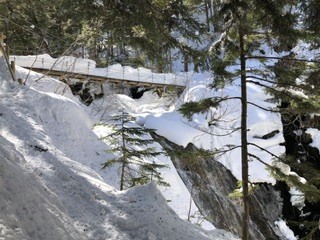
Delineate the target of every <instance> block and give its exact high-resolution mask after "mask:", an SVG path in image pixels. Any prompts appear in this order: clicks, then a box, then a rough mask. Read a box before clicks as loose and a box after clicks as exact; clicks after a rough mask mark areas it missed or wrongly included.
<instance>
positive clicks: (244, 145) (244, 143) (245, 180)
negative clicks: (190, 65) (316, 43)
mask: <svg viewBox="0 0 320 240" xmlns="http://www.w3.org/2000/svg"><path fill="white" fill-rule="evenodd" d="M239 21H240V24H239V43H240V65H241V164H242V191H243V193H242V194H243V196H242V198H243V219H242V231H243V232H242V240H249V204H248V203H249V186H248V185H249V177H248V176H249V166H248V139H247V111H248V110H247V83H246V59H245V49H244V28H243V25H242V20H241V17H240V19H239Z"/></svg>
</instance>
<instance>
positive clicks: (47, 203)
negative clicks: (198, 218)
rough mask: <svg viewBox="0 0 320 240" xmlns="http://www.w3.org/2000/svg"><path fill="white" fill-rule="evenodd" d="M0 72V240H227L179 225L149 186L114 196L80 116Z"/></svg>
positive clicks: (87, 122) (98, 144)
mask: <svg viewBox="0 0 320 240" xmlns="http://www.w3.org/2000/svg"><path fill="white" fill-rule="evenodd" d="M4 66H5V64H4V62H3V59H1V58H0V79H1V84H0V94H1V96H0V100H1V104H0V143H1V145H0V156H1V159H2V161H1V163H0V165H1V166H0V209H1V212H0V219H1V220H0V239H14V240H34V239H35V240H37V239H39V240H40V239H41V240H46V239H48V240H49V239H50V240H51V239H57V240H58V239H70V240H72V239H77V240H81V239H92V240H100V239H101V240H102V239H121V240H140V239H146V240H153V239H166V240H171V239H172V240H175V239H185V240H189V239H190V240H191V239H192V240H193V239H199V240H205V239H217V240H220V239H221V240H222V239H223V240H226V239H235V238H234V237H232V236H231V235H230V234H228V233H226V232H224V231H218V230H214V231H210V232H208V231H205V230H203V229H201V228H198V227H196V226H194V225H192V224H191V223H188V222H186V221H184V220H182V219H180V218H179V217H178V215H177V214H176V213H175V212H174V211H173V210H171V209H170V208H169V207H168V205H167V202H166V200H165V199H164V198H163V197H162V196H161V193H160V192H159V190H157V187H156V186H155V185H154V184H149V185H146V186H141V187H136V188H134V189H131V190H129V191H126V192H121V193H120V192H118V191H116V190H115V189H114V188H113V187H111V186H109V185H108V184H106V183H105V182H104V179H105V177H104V174H105V173H103V172H102V171H101V163H102V162H103V161H105V159H106V154H105V153H104V150H106V149H107V147H108V146H107V145H106V144H105V143H103V142H102V141H100V140H99V139H98V137H97V135H95V134H94V133H93V132H92V129H91V127H92V121H91V119H90V118H89V116H88V115H87V114H86V112H85V111H84V110H83V109H82V108H81V107H80V106H79V105H78V104H77V103H76V102H74V101H72V100H71V99H69V98H67V97H65V96H62V95H61V94H56V93H52V92H50V90H49V89H43V87H44V85H41V86H40V88H42V89H41V91H40V90H38V89H37V86H39V85H38V83H36V82H32V81H35V80H36V79H38V76H36V75H34V73H32V72H31V73H30V79H29V80H28V82H27V83H26V85H25V86H24V85H18V83H13V82H12V80H11V79H10V76H9V74H8V72H7V71H6V69H5V67H4ZM17 74H24V73H23V72H21V71H20V70H19V69H17ZM43 81H44V82H45V81H51V80H50V79H47V78H44V79H43ZM51 87H52V86H51ZM44 90H46V91H44Z"/></svg>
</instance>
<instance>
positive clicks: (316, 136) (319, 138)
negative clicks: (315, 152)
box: [306, 128, 320, 150]
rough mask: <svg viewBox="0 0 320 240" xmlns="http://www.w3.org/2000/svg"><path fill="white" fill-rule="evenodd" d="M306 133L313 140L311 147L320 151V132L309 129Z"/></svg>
mask: <svg viewBox="0 0 320 240" xmlns="http://www.w3.org/2000/svg"><path fill="white" fill-rule="evenodd" d="M306 133H307V134H310V135H311V138H312V143H310V146H311V147H314V148H317V149H319V150H320V131H319V130H318V129H315V128H308V129H307V131H306Z"/></svg>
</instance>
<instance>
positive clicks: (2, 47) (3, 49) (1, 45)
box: [0, 32, 16, 81]
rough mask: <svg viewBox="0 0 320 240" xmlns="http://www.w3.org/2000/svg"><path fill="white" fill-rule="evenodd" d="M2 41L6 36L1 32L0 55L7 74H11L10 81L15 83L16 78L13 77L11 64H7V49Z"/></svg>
mask: <svg viewBox="0 0 320 240" xmlns="http://www.w3.org/2000/svg"><path fill="white" fill-rule="evenodd" d="M4 39H6V36H5V35H4V34H3V32H0V54H1V52H2V55H3V56H4V59H5V61H6V63H7V66H8V69H9V72H10V74H11V77H12V80H13V81H15V80H16V78H15V75H14V73H13V71H12V68H11V64H10V63H9V48H6V47H5V43H4ZM0 56H1V55H0Z"/></svg>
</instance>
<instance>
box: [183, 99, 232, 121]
mask: <svg viewBox="0 0 320 240" xmlns="http://www.w3.org/2000/svg"><path fill="white" fill-rule="evenodd" d="M225 100H226V99H225V98H218V97H214V98H204V99H201V100H200V101H198V102H187V103H185V104H183V105H182V106H181V107H180V109H179V112H180V113H181V114H182V115H183V116H185V117H186V118H188V119H189V120H191V117H192V116H193V115H194V114H196V113H205V112H207V111H208V110H209V109H210V108H211V107H212V108H217V107H218V106H219V104H220V103H221V102H223V101H225Z"/></svg>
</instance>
